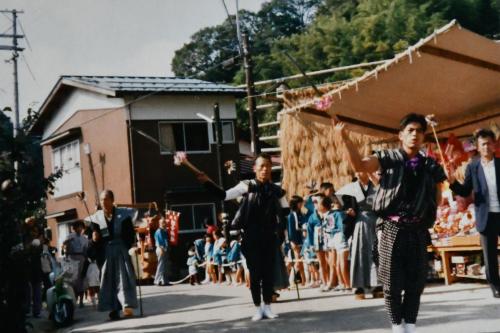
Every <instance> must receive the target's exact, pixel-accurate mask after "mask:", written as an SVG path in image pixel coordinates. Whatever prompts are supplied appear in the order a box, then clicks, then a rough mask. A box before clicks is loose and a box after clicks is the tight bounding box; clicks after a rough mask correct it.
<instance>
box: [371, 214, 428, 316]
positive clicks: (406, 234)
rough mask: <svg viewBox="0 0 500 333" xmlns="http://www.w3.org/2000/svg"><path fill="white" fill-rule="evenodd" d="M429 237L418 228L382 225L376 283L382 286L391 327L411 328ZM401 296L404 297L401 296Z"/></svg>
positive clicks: (421, 290) (424, 269)
mask: <svg viewBox="0 0 500 333" xmlns="http://www.w3.org/2000/svg"><path fill="white" fill-rule="evenodd" d="M428 243H429V233H428V231H427V229H425V227H423V226H422V225H420V224H418V225H416V224H412V225H405V224H401V223H395V222H392V221H390V220H387V221H384V223H383V225H382V237H381V239H380V244H379V246H378V252H379V253H378V259H379V268H378V274H379V279H380V281H381V282H382V284H383V288H384V298H385V307H386V310H387V312H388V314H389V318H390V320H391V322H392V323H393V324H401V321H402V320H403V319H404V321H405V323H409V324H414V323H415V322H416V320H417V315H418V309H419V306H420V296H421V294H422V292H423V290H424V286H425V281H426V277H427V245H428ZM403 292H404V294H403Z"/></svg>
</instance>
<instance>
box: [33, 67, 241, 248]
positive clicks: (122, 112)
mask: <svg viewBox="0 0 500 333" xmlns="http://www.w3.org/2000/svg"><path fill="white" fill-rule="evenodd" d="M243 94H244V91H242V90H241V89H237V88H234V87H231V86H228V85H222V84H215V83H211V82H205V81H201V80H195V79H181V78H171V77H138V76H62V77H60V79H59V80H58V81H57V83H56V85H55V86H54V88H53V89H52V91H51V92H50V94H49V95H48V97H47V98H46V100H45V101H44V103H43V105H42V106H41V109H40V116H39V118H38V120H37V121H36V123H35V124H34V126H33V128H32V133H34V134H38V135H40V136H41V137H42V143H41V144H42V146H43V157H44V169H45V170H44V172H45V175H46V176H47V175H49V174H51V173H52V172H54V171H56V170H59V169H62V170H63V176H62V178H60V179H59V180H58V181H57V183H56V189H55V192H54V195H52V196H50V197H49V199H48V201H47V216H46V218H47V223H48V226H49V227H50V228H51V229H52V233H53V243H52V244H53V245H61V243H62V241H63V240H64V238H65V237H66V235H67V234H68V232H69V231H70V227H69V226H70V223H71V222H72V221H74V220H75V219H83V218H85V217H86V216H88V212H87V209H86V207H85V205H84V202H82V201H81V200H80V199H79V198H78V196H77V195H78V194H79V193H81V192H84V193H85V196H86V203H87V207H88V209H89V210H90V213H92V212H93V211H94V209H95V206H96V204H97V202H96V200H97V193H99V192H100V191H101V190H103V189H111V190H113V191H114V193H115V201H116V202H117V203H121V204H134V203H145V202H151V201H156V202H158V204H159V205H160V209H163V208H165V206H168V208H170V209H174V210H176V211H180V212H181V219H180V234H181V236H180V237H181V241H182V237H183V235H185V236H184V237H185V239H192V238H193V237H194V234H195V233H197V237H199V236H201V234H200V232H203V230H204V228H203V220H204V219H205V218H209V219H211V220H214V219H215V218H216V212H217V209H218V205H219V203H218V202H217V201H216V200H214V199H213V198H212V197H210V196H209V195H208V194H207V193H206V192H205V191H204V190H203V188H202V187H201V186H200V185H199V184H198V182H197V181H196V178H195V177H194V176H193V175H192V174H191V173H190V172H189V171H188V170H187V169H186V168H184V167H176V166H175V165H174V164H173V155H172V152H175V151H186V152H187V153H188V156H189V159H190V161H191V162H192V163H193V164H195V165H197V166H199V167H200V169H202V170H205V171H206V172H207V174H208V175H209V176H210V177H211V178H212V179H214V180H215V181H217V180H218V165H217V158H216V145H215V141H216V139H215V137H216V136H215V131H214V126H213V125H212V124H210V123H208V122H206V121H205V120H203V119H200V118H199V116H197V114H198V113H202V114H204V115H207V116H211V115H212V114H213V105H214V103H215V102H218V103H219V105H220V114H221V120H222V128H223V130H222V132H223V148H222V161H227V160H233V161H235V162H237V161H238V160H239V149H238V139H237V137H236V136H237V133H236V126H235V122H236V110H235V100H236V98H237V97H239V96H242V95H243ZM139 132H142V133H144V134H146V135H148V136H150V137H152V138H154V139H156V140H159V141H160V142H161V143H162V146H159V145H157V144H155V143H154V142H152V141H151V140H148V139H147V138H146V137H145V136H143V135H141V134H140V133H139ZM223 174H224V182H225V185H226V186H231V185H233V184H235V182H236V181H237V179H235V175H236V174H237V173H234V174H233V175H227V173H225V172H224V173H223ZM190 235H191V236H190ZM183 251H184V248H183Z"/></svg>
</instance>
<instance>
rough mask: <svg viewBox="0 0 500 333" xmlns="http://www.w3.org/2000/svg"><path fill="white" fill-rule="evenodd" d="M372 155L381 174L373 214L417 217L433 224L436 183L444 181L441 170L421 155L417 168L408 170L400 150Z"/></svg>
mask: <svg viewBox="0 0 500 333" xmlns="http://www.w3.org/2000/svg"><path fill="white" fill-rule="evenodd" d="M419 154H420V153H419ZM375 156H376V157H377V159H378V161H379V164H380V171H381V179H380V186H379V188H378V190H377V193H376V194H375V199H374V202H373V210H374V211H375V213H377V215H379V216H380V217H381V218H387V217H389V216H401V217H407V218H409V219H415V218H417V219H418V220H420V221H422V222H424V223H425V224H429V225H432V223H433V222H434V220H435V218H436V208H437V202H436V200H437V198H436V195H437V184H438V183H440V182H442V181H444V180H445V179H446V174H445V173H444V170H443V168H442V167H441V166H440V165H439V164H438V163H437V162H436V161H435V160H434V159H432V158H430V157H426V156H424V155H420V156H419V158H420V163H419V165H418V167H416V168H415V169H414V170H413V169H410V168H409V167H407V166H406V164H407V161H408V156H407V154H406V153H405V152H404V151H403V150H402V149H391V150H381V151H377V152H375ZM412 185H413V186H412Z"/></svg>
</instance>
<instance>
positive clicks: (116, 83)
mask: <svg viewBox="0 0 500 333" xmlns="http://www.w3.org/2000/svg"><path fill="white" fill-rule="evenodd" d="M62 78H63V79H66V80H72V81H76V82H79V83H83V84H87V85H91V86H94V87H96V88H103V89H110V90H114V91H120V92H135V91H137V92H154V91H158V92H159V91H165V92H182V93H186V92H207V93H210V92H213V93H229V94H233V93H234V94H241V93H244V90H243V89H239V88H236V87H233V86H230V85H227V84H219V83H213V82H207V81H202V80H197V79H184V78H177V77H165V76H80V75H65V76H63V77H62Z"/></svg>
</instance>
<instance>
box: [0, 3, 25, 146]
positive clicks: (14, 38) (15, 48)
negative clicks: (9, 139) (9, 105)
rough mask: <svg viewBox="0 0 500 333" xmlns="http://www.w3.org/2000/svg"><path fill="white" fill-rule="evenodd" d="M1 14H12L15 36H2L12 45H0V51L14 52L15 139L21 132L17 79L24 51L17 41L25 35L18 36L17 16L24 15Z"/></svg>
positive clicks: (14, 11) (12, 12) (13, 11)
mask: <svg viewBox="0 0 500 333" xmlns="http://www.w3.org/2000/svg"><path fill="white" fill-rule="evenodd" d="M0 13H10V14H12V31H13V34H12V35H10V34H1V35H0V38H12V45H0V50H4V51H5V50H8V51H12V58H11V60H12V63H13V64H14V137H15V136H17V132H18V131H19V88H18V86H19V83H18V78H17V58H18V57H19V53H18V52H19V51H22V50H24V49H23V48H20V47H18V43H17V40H18V39H20V38H24V35H18V34H17V14H22V13H24V12H23V11H19V10H15V9H13V10H0Z"/></svg>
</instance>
